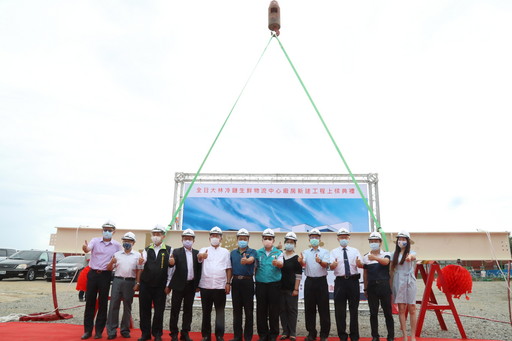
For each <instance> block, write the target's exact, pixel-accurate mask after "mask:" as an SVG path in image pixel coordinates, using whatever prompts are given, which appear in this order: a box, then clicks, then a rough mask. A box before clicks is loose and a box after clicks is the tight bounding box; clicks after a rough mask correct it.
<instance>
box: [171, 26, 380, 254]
mask: <svg viewBox="0 0 512 341" xmlns="http://www.w3.org/2000/svg"><path fill="white" fill-rule="evenodd" d="M273 38H275V39H276V40H277V41H278V43H279V46H280V47H281V50H282V51H283V53H284V55H285V57H286V59H287V60H288V62H289V63H290V66H291V67H292V69H293V72H294V73H295V75H296V76H297V79H298V80H299V82H300V84H301V85H302V88H303V89H304V92H306V95H307V96H308V99H309V101H310V102H311V105H313V108H314V109H315V111H316V113H317V115H318V118H319V119H320V121H321V122H322V125H323V126H324V128H325V130H326V131H327V134H328V135H329V138H330V139H331V141H332V143H333V144H334V147H335V148H336V151H337V152H338V155H339V156H340V158H341V160H342V161H343V164H344V165H345V167H346V168H347V171H348V172H349V174H350V177H351V179H352V182H353V183H354V184H355V186H356V188H357V191H358V192H359V195H360V196H361V199H362V200H363V201H364V203H365V205H366V208H367V209H368V212H369V213H370V215H371V217H372V219H373V221H374V222H375V224H376V226H377V231H379V232H380V233H382V236H383V242H384V249H385V250H388V243H387V238H386V234H385V233H384V231H383V230H382V227H381V226H380V223H379V221H378V220H377V217H376V216H375V214H374V212H373V209H372V208H371V207H370V205H369V203H368V200H367V199H366V198H365V197H364V194H363V191H362V190H361V187H360V186H359V183H358V182H357V180H356V179H355V177H354V174H353V173H352V171H351V170H350V167H349V166H348V163H347V161H346V160H345V158H344V157H343V154H342V153H341V151H340V149H339V147H338V145H337V143H336V141H335V140H334V137H333V136H332V134H331V132H330V130H329V128H328V127H327V124H326V123H325V121H324V119H323V117H322V115H321V114H320V111H319V110H318V108H317V106H316V104H315V102H314V101H313V98H312V97H311V95H310V94H309V92H308V90H307V88H306V86H305V85H304V82H303V81H302V79H301V78H300V76H299V73H298V72H297V69H295V66H294V65H293V63H292V61H291V59H290V57H289V56H288V53H286V50H285V49H284V46H283V44H281V41H280V40H279V38H278V37H277V36H276V35H275V34H272V36H271V37H270V39H269V41H268V43H267V45H266V46H265V49H264V50H263V52H262V53H261V55H260V58H259V59H258V62H257V63H256V65H255V66H254V68H253V69H252V72H251V74H250V75H249V78H248V79H247V81H246V82H245V84H244V86H243V88H242V91H240V94H239V95H238V97H237V99H236V100H235V103H234V104H233V106H232V107H231V110H230V111H229V114H228V116H227V117H226V119H225V120H224V123H223V124H222V126H221V128H220V130H219V132H218V133H217V136H216V137H215V139H214V140H213V143H212V145H211V146H210V149H209V150H208V152H207V153H206V156H205V157H204V159H203V162H202V163H201V165H200V166H199V169H198V170H197V172H196V174H195V175H194V178H193V179H192V181H191V183H190V186H189V187H188V188H187V191H186V192H185V195H184V196H183V198H182V199H181V200H180V203H179V205H178V208H177V209H176V211H175V212H174V214H173V217H172V219H171V222H170V223H169V225H168V226H167V231H168V230H169V229H170V228H171V227H172V225H173V224H174V222H175V220H176V217H177V216H178V214H179V212H180V211H181V208H182V207H183V204H184V202H185V200H186V199H187V197H188V194H189V193H190V190H191V189H192V187H193V186H194V183H195V182H196V179H197V177H198V176H199V174H200V173H201V170H202V169H203V166H204V164H205V163H206V160H207V159H208V157H209V156H210V153H211V151H212V150H213V147H214V146H215V143H216V142H217V140H218V139H219V136H220V134H221V133H222V131H223V130H224V127H225V126H226V124H227V122H228V120H229V118H230V117H231V114H232V113H233V110H234V109H235V107H236V105H237V103H238V101H239V100H240V97H241V96H242V94H243V92H244V90H245V88H246V87H247V84H249V81H250V80H251V78H252V76H253V74H254V71H256V68H257V67H258V65H259V63H260V61H261V59H262V58H263V55H264V54H265V52H266V51H267V48H268V46H269V45H270V42H271V41H272V39H273Z"/></svg>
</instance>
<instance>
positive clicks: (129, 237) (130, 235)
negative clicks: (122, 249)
mask: <svg viewBox="0 0 512 341" xmlns="http://www.w3.org/2000/svg"><path fill="white" fill-rule="evenodd" d="M121 239H122V240H133V241H136V239H135V234H134V233H133V232H126V233H125V234H124V236H123V238H121Z"/></svg>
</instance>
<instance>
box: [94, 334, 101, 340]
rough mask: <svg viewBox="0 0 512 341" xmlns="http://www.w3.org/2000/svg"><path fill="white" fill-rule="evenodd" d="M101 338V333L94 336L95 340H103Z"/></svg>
mask: <svg viewBox="0 0 512 341" xmlns="http://www.w3.org/2000/svg"><path fill="white" fill-rule="evenodd" d="M101 337H102V336H101V333H96V335H94V338H95V339H101Z"/></svg>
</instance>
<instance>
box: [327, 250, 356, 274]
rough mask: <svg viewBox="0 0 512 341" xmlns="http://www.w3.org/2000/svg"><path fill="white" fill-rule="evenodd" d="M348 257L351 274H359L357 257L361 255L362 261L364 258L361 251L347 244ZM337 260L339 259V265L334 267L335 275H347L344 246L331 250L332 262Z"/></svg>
mask: <svg viewBox="0 0 512 341" xmlns="http://www.w3.org/2000/svg"><path fill="white" fill-rule="evenodd" d="M347 257H348V265H349V266H350V275H357V274H358V273H359V272H358V269H357V264H356V258H358V257H359V260H361V262H362V261H363V259H362V257H361V253H359V250H358V249H356V248H354V247H350V246H347ZM335 260H338V266H337V267H335V268H334V275H335V276H345V275H346V273H345V258H344V252H343V248H342V247H341V246H340V247H337V248H335V249H334V250H332V251H331V263H333V262H334V261H335Z"/></svg>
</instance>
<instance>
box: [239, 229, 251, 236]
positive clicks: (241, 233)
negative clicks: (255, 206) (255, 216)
mask: <svg viewBox="0 0 512 341" xmlns="http://www.w3.org/2000/svg"><path fill="white" fill-rule="evenodd" d="M236 236H237V237H238V236H246V237H249V231H247V230H246V229H240V230H238V232H237V233H236Z"/></svg>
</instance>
